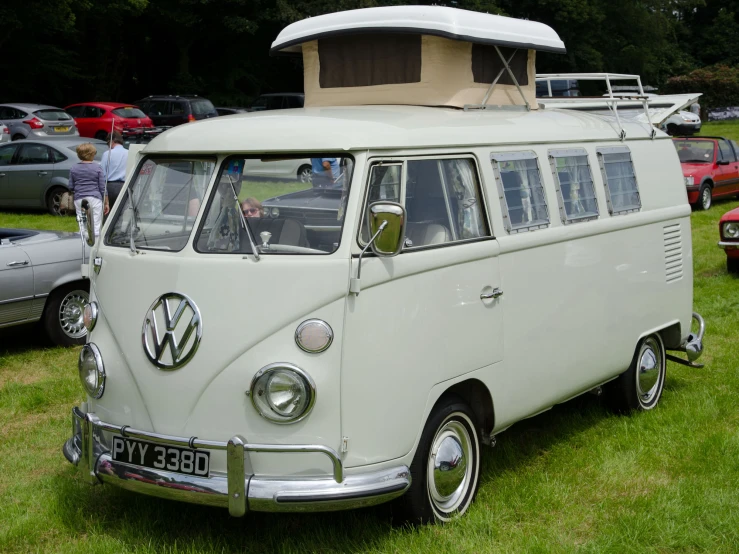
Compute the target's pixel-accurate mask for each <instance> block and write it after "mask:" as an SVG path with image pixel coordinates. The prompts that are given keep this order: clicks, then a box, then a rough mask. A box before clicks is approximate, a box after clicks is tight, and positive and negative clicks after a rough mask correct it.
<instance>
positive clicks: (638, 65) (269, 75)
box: [0, 0, 739, 105]
mask: <svg viewBox="0 0 739 554" xmlns="http://www.w3.org/2000/svg"><path fill="white" fill-rule="evenodd" d="M404 3H409V2H402V1H398V0H157V1H153V0H95V1H94V2H93V1H92V0H26V1H23V2H22V1H21V0H5V1H3V2H0V53H1V54H2V55H1V56H0V101H38V102H48V103H52V104H56V105H66V104H68V103H71V102H75V101H85V100H93V99H97V100H119V101H127V102H133V101H135V100H137V99H139V98H141V97H142V96H145V95H148V94H161V93H180V94H186V93H193V94H201V95H204V96H207V97H209V98H211V99H212V100H214V101H215V102H217V103H218V104H245V103H246V102H248V101H249V100H250V99H251V98H253V97H254V96H256V95H257V94H259V93H262V92H270V91H295V90H302V72H301V70H300V65H299V62H297V61H295V60H292V59H286V58H270V57H269V55H268V50H269V46H270V44H271V42H272V40H274V38H275V37H276V36H277V33H278V32H279V31H280V29H282V28H283V27H284V26H285V25H287V24H288V23H291V22H293V21H296V20H298V19H302V18H305V17H307V16H313V15H319V14H323V13H328V12H333V11H339V10H346V9H352V8H358V7H368V6H376V5H388V4H404ZM447 5H456V6H458V7H460V8H465V9H471V10H477V11H481V12H490V13H499V14H505V15H510V16H513V17H523V18H528V19H531V20H535V21H542V22H544V23H547V24H549V25H551V26H552V27H553V28H554V29H555V30H556V31H557V32H558V33H559V34H560V36H561V38H562V39H563V40H564V42H565V44H566V45H567V47H568V53H567V54H566V55H553V54H545V55H542V56H541V58H540V61H539V64H538V69H539V71H541V72H549V71H616V72H628V73H639V74H641V75H642V77H643V80H644V82H645V83H649V84H652V85H657V86H660V85H663V84H664V83H665V82H666V81H667V79H668V78H669V77H672V76H676V75H682V74H685V73H687V72H689V71H691V70H693V69H697V68H701V67H704V66H707V65H713V64H716V63H723V64H729V65H732V64H737V63H739V0H620V1H618V2H613V0H459V1H458V2H452V1H448V2H447ZM703 92H705V90H704V91H703ZM704 105H705V103H704Z"/></svg>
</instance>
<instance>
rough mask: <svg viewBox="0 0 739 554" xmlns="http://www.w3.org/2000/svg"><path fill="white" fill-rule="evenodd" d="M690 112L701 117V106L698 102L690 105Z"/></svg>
mask: <svg viewBox="0 0 739 554" xmlns="http://www.w3.org/2000/svg"><path fill="white" fill-rule="evenodd" d="M690 111H691V112H693V113H694V114H695V115H697V116H698V117H700V116H701V105H700V104H699V103H698V102H693V103H692V104H691V105H690Z"/></svg>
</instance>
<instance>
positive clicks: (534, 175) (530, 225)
mask: <svg viewBox="0 0 739 554" xmlns="http://www.w3.org/2000/svg"><path fill="white" fill-rule="evenodd" d="M490 158H491V160H492V162H493V171H494V173H495V182H496V184H497V185H498V193H499V196H500V199H501V204H502V208H503V221H504V222H505V226H506V229H507V230H508V232H509V233H519V232H522V231H531V230H534V229H542V228H544V227H547V226H548V225H549V209H548V208H547V201H546V198H545V197H544V187H543V186H542V184H541V172H540V171H539V161H538V160H537V158H536V154H535V153H534V152H531V151H529V152H504V153H493V154H491V155H490Z"/></svg>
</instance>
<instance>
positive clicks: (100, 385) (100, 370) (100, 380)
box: [77, 342, 105, 399]
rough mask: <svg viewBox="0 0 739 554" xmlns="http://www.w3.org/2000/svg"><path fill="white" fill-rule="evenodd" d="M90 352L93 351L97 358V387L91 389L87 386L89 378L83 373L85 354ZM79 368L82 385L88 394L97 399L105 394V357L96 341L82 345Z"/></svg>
mask: <svg viewBox="0 0 739 554" xmlns="http://www.w3.org/2000/svg"><path fill="white" fill-rule="evenodd" d="M88 353H92V356H93V359H94V360H95V372H96V381H95V384H96V387H95V388H94V389H90V388H89V387H88V386H87V380H86V379H85V378H84V377H83V375H82V362H83V360H84V357H85V355H86V354H88ZM77 370H78V372H79V375H80V381H82V387H83V388H84V389H85V391H86V392H87V394H89V395H90V396H91V397H92V398H95V399H98V398H100V397H101V396H103V392H104V391H105V366H104V365H103V357H102V355H101V354H100V349H99V348H98V347H97V345H96V344H95V343H92V342H91V343H89V344H86V345H85V346H83V347H82V350H80V357H79V360H78V362H77Z"/></svg>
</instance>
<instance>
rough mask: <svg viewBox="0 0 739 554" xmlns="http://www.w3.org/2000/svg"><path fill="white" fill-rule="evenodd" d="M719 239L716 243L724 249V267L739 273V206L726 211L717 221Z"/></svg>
mask: <svg viewBox="0 0 739 554" xmlns="http://www.w3.org/2000/svg"><path fill="white" fill-rule="evenodd" d="M718 232H719V236H720V237H721V240H720V241H719V243H718V245H719V246H720V247H721V248H723V249H724V250H725V251H726V269H727V270H728V271H729V273H739V208H734V209H733V210H731V211H730V212H726V213H725V214H724V215H723V216H722V217H721V221H719V222H718Z"/></svg>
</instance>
